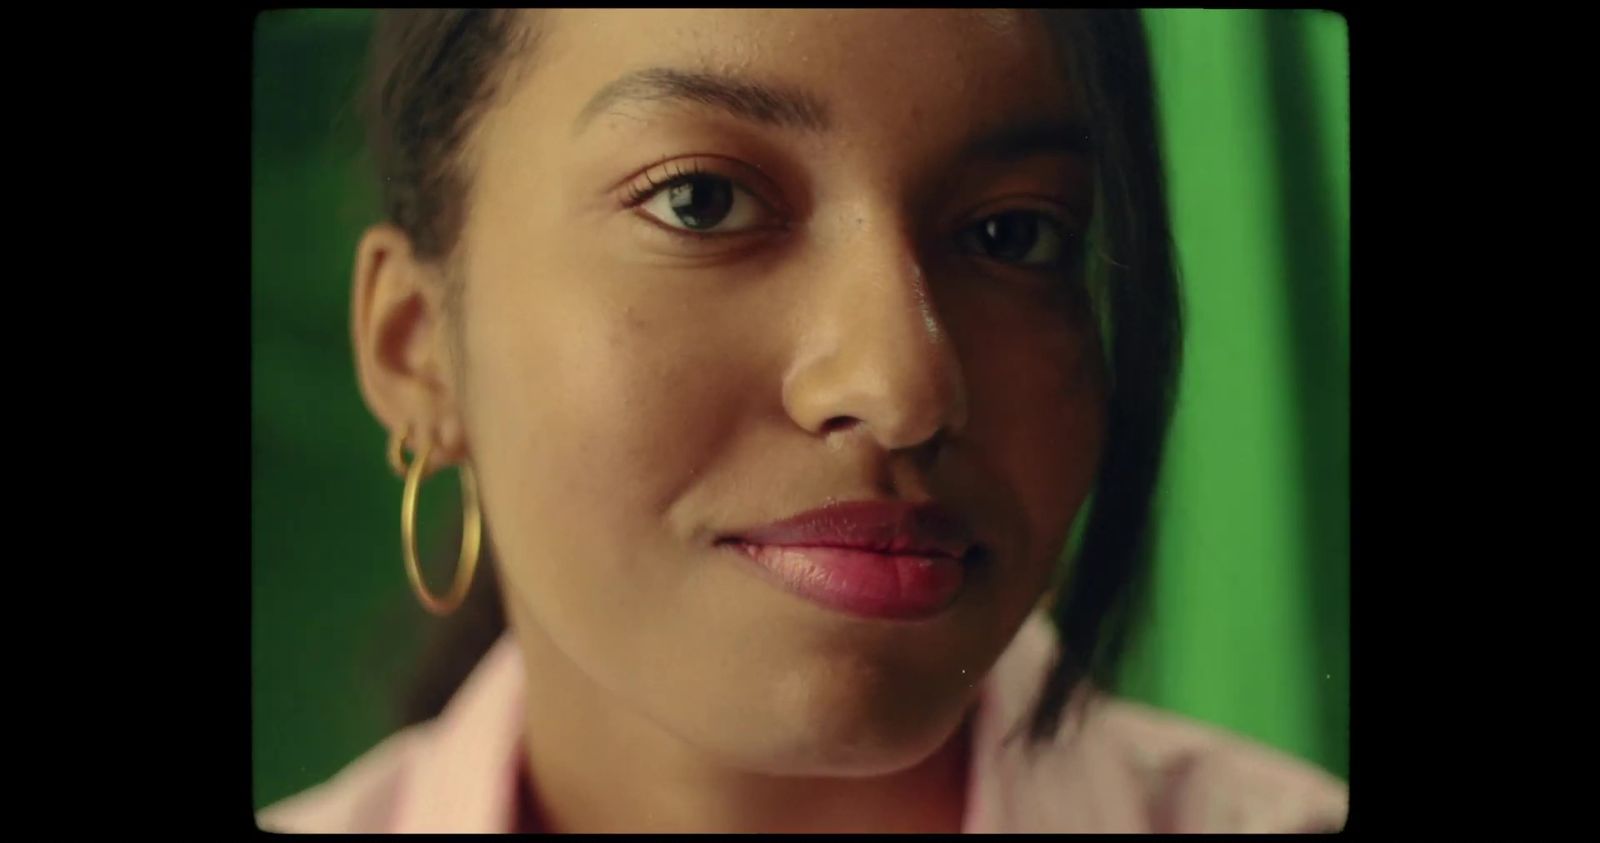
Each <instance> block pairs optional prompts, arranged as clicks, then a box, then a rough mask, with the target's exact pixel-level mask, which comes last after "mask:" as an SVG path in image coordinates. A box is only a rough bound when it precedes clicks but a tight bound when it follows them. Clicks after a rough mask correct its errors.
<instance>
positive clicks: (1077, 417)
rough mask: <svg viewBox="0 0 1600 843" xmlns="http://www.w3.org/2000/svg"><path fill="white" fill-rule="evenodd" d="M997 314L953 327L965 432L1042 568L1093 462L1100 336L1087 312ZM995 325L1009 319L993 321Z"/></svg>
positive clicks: (1099, 424) (1097, 447)
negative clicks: (966, 404)
mask: <svg viewBox="0 0 1600 843" xmlns="http://www.w3.org/2000/svg"><path fill="white" fill-rule="evenodd" d="M974 312H975V313H978V312H981V311H979V310H976V309H975V310H974ZM994 316H995V318H991V319H987V320H981V321H975V322H972V323H969V324H967V325H964V326H953V329H952V333H953V334H956V333H957V332H958V330H959V332H960V334H961V336H960V337H959V339H958V342H959V343H960V344H961V345H962V347H963V350H964V355H963V356H964V361H963V367H964V371H965V375H966V380H967V384H968V390H969V397H970V406H971V408H972V411H971V418H970V420H969V427H968V435H969V436H970V437H971V439H972V440H973V441H974V442H975V443H976V444H977V447H979V448H980V449H981V450H982V451H983V452H984V454H985V462H986V463H988V464H989V466H990V467H991V470H992V471H994V472H995V473H996V474H998V475H1000V476H1001V478H1002V485H1003V486H1004V487H1005V488H1006V489H1007V490H1008V491H1009V492H1010V493H1011V495H1012V496H1013V499H1012V500H1011V501H1010V505H1011V508H1012V509H1013V511H1014V512H1015V513H1016V517H1018V518H1020V520H1021V522H1022V523H1021V524H1019V525H1017V527H1018V531H1019V532H1020V533H1021V536H1022V541H1023V546H1022V547H1021V548H1019V551H1018V553H1019V557H1020V558H1021V560H1023V561H1024V562H1025V563H1026V564H1029V565H1033V566H1041V567H1048V566H1050V565H1053V564H1054V561H1055V559H1056V556H1057V555H1058V553H1059V552H1060V550H1061V547H1062V545H1063V544H1064V543H1065V542H1066V539H1067V535H1068V533H1069V531H1070V528H1071V526H1072V520H1073V517H1074V516H1075V515H1076V514H1077V511H1078V509H1079V508H1080V506H1081V505H1082V503H1083V501H1084V499H1085V498H1086V497H1087V495H1088V493H1089V490H1090V487H1091V486H1092V484H1093V482H1094V475H1095V471H1096V469H1097V468H1098V465H1099V459H1100V452H1101V447H1102V444H1103V441H1104V432H1105V415H1104V413H1105V385H1104V383H1105V382H1104V375H1103V366H1102V363H1101V360H1100V351H1099V343H1098V338H1097V335H1096V334H1095V332H1094V328H1093V326H1092V324H1091V323H1090V322H1089V321H1088V320H1082V319H1076V318H1074V319H1070V320H1068V319H1066V318H1064V317H1062V316H1060V315H1059V314H1057V315H1054V316H1051V315H1049V314H1045V313H1042V312H1040V311H1035V313H1034V314H1033V315H1031V316H1025V315H1023V314H1020V313H1011V314H995V315H994ZM1002 317H1003V318H1002ZM999 325H1004V326H1007V328H1006V329H1005V330H999V329H996V328H994V327H992V326H999Z"/></svg>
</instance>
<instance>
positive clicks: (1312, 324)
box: [251, 10, 1350, 808]
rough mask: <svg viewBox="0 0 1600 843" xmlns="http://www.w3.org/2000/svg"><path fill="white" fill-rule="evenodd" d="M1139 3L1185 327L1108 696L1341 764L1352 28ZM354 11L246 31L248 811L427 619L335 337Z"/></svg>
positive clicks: (379, 438) (347, 264) (330, 737)
mask: <svg viewBox="0 0 1600 843" xmlns="http://www.w3.org/2000/svg"><path fill="white" fill-rule="evenodd" d="M1145 19H1146V23H1147V26H1148V30H1149V35H1150V41H1151V47H1152V51H1153V54H1154V61H1155V72H1156V79H1157V85H1158V95H1159V99H1160V106H1161V119H1162V122H1163V133H1164V136H1165V139H1166V149H1165V154H1166V160H1167V168H1168V179H1169V185H1170V198H1171V202H1172V208H1173V223H1174V226H1175V230H1176V235H1177V240H1178V253H1179V257H1180V261H1181V267H1182V272H1183V276H1184V283H1185V292H1184V295H1185V299H1186V306H1187V315H1188V323H1189V334H1188V346H1187V359H1186V364H1185V369H1184V375H1183V381H1182V387H1181V394H1180V400H1179V405H1178V412H1177V416H1176V418H1175V421H1174V427H1173V432H1172V440H1171V450H1170V456H1169V459H1168V462H1167V465H1166V467H1165V470H1164V473H1163V476H1162V483H1161V492H1160V497H1159V500H1158V539H1157V542H1156V571H1157V575H1156V581H1155V589H1154V592H1153V594H1152V599H1151V601H1150V605H1149V608H1148V616H1147V617H1146V618H1145V619H1144V623H1143V624H1142V626H1141V632H1140V634H1139V635H1138V636H1137V638H1136V641H1135V644H1134V648H1133V651H1132V653H1131V658H1130V659H1129V663H1128V666H1127V669H1126V673H1125V677H1124V681H1125V685H1124V688H1123V692H1124V693H1125V694H1127V695H1128V696H1130V697H1133V698H1136V699H1141V700H1145V701H1148V702H1152V703H1155V704H1157V705H1160V706H1163V707H1165V708H1169V709H1172V710H1174V711H1178V712H1181V713H1184V714H1187V715H1190V716H1192V717H1196V718H1198V719H1201V720H1205V721H1208V722H1211V723H1215V724H1218V725H1221V726H1223V727H1226V728H1229V729H1232V730H1234V731H1236V732H1238V733H1241V734H1244V735H1248V736H1251V737H1254V738H1257V739H1259V740H1261V741H1264V742H1266V743H1268V744H1271V745H1273V746H1276V747H1279V748H1281V749H1283V750H1284V751H1287V752H1289V753H1292V754H1294V755H1297V756H1299V757H1302V758H1305V759H1308V760H1310V761H1312V762H1314V763H1316V764H1318V765H1320V766H1322V767H1324V768H1326V769H1328V770H1330V771H1332V772H1333V773H1335V774H1338V775H1340V776H1346V775H1347V770H1348V728H1349V703H1348V700H1349V697H1348V694H1349V511H1350V507H1349V360H1350V353H1349V196H1350V192H1349V151H1348V131H1349V128H1348V127H1349V94H1348V90H1349V89H1348V58H1347V31H1346V27H1345V23H1344V20H1343V19H1342V18H1340V17H1338V16H1336V15H1334V14H1332V13H1327V12H1291V11H1277V10H1227V11H1211V10H1184V11H1151V12H1146V13H1145ZM370 24H371V13H370V12H365V11H354V12H351V11H339V12H334V11H278V12H268V13H264V14H263V15H261V16H260V17H259V18H258V19H257V26H256V35H255V59H254V62H255V76H254V90H253V115H254V120H253V128H252V133H253V138H252V173H251V196H252V249H251V276H252V277H251V300H252V307H251V329H252V360H251V363H252V405H251V421H252V425H251V458H252V471H251V486H252V508H251V512H252V535H251V545H252V548H251V549H252V563H251V584H252V590H253V595H252V598H253V603H252V610H253V622H252V630H253V641H252V647H251V660H252V662H251V664H252V672H253V677H254V682H253V689H252V698H253V703H254V708H253V718H252V722H253V751H254V769H255V782H254V798H255V803H256V807H258V808H259V807H261V806H263V805H266V804H269V803H271V802H273V801H276V800H277V799H280V798H282V797H284V796H287V795H289V794H291V793H293V792H295V791H298V790H301V789H303V788H305V787H309V786H311V785H313V784H316V783H318V782H320V781H322V780H324V779H326V778H327V777H328V776H330V775H332V774H333V773H335V772H337V771H338V770H339V768H340V767H342V766H343V765H344V764H346V763H348V762H349V761H350V760H352V759H354V758H355V757H356V756H357V755H359V754H360V753H361V752H362V751H364V750H366V749H367V748H369V747H370V746H372V745H373V744H374V743H376V742H377V741H379V740H381V739H382V738H383V737H384V736H385V735H387V734H389V733H390V732H391V731H392V730H393V729H394V728H396V726H397V725H398V722H399V721H398V712H397V708H396V698H397V694H398V690H399V688H400V687H401V683H402V682H403V680H404V679H405V677H406V675H407V674H406V672H407V670H408V668H409V666H410V665H411V663H412V662H413V660H414V659H415V657H416V654H417V652H418V649H419V647H420V645H421V642H422V635H423V632H424V630H425V629H426V628H427V624H429V623H430V622H431V619H430V618H429V616H427V615H426V614H424V613H423V612H422V610H421V609H420V608H419V607H417V606H416V604H415V602H414V600H413V598H412V597H411V594H410V591H409V588H408V586H407V583H406V580H405V575H404V572H403V569H402V566H401V557H400V548H399V538H398V530H397V529H396V520H397V505H398V501H399V494H400V488H399V483H398V482H397V481H396V480H395V479H394V478H393V477H392V476H391V475H390V474H389V473H388V469H387V468H386V466H385V464H384V459H383V446H384V432H383V431H382V430H381V429H380V428H379V427H378V425H377V423H376V422H375V421H373V420H372V418H371V417H370V415H369V414H368V413H367V411H366V409H365V408H364V406H363V405H362V403H361V400H360V397H359V394H358V391H357V387H356V383H355V373H354V369H353V364H352V358H351V351H350V343H349V333H348V331H349V329H348V313H349V311H348V295H349V288H350V273H351V269H352V261H353V254H354V246H355V241H356V238H357V236H358V234H359V232H360V231H361V229H362V227H363V226H365V225H366V224H368V223H369V222H372V221H373V220H374V219H375V217H376V201H375V196H374V192H373V188H372V185H371V184H370V183H369V182H368V181H367V179H366V175H365V173H366V171H365V170H364V169H363V166H362V164H361V161H362V159H361V151H360V131H359V126H358V123H357V120H356V119H355V115H354V114H353V113H352V111H351V105H350V103H351V98H352V92H353V91H354V89H355V86H356V84H357V80H358V77H359V75H360V65H361V60H362V57H363V50H364V48H365V44H366V38H367V35H368V31H369V27H370ZM448 476H449V475H446V477H448ZM432 485H433V486H445V485H447V483H435V484H432ZM448 494H450V493H448V492H446V493H435V494H433V497H434V498H438V499H440V500H445V502H444V503H437V502H433V503H430V502H429V500H427V498H428V495H427V494H426V493H425V501H424V504H425V506H427V507H428V513H431V512H433V511H436V510H443V509H444V508H446V507H448V506H449V501H448V500H447V499H445V498H444V497H443V496H444V495H448ZM428 513H425V514H428ZM442 581H443V580H442V578H441V579H440V582H442Z"/></svg>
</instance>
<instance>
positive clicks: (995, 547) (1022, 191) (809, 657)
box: [353, 10, 1105, 832]
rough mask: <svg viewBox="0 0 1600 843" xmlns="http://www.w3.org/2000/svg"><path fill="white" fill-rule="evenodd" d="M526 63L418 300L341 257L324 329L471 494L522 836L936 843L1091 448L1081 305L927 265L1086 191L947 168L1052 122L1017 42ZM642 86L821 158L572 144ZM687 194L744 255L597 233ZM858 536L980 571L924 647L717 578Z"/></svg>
mask: <svg viewBox="0 0 1600 843" xmlns="http://www.w3.org/2000/svg"><path fill="white" fill-rule="evenodd" d="M538 26H539V28H540V39H539V41H538V45H537V49H536V50H535V52H534V53H533V55H532V58H531V59H528V60H525V61H524V60H520V59H519V60H518V61H517V62H514V63H512V65H510V66H508V67H507V69H506V71H505V74H506V75H505V77H504V79H505V81H504V84H503V85H502V88H501V90H500V91H499V94H498V96H497V97H496V98H495V99H494V101H493V102H492V104H491V107H490V108H489V109H488V111H487V112H486V113H485V115H484V116H483V118H482V119H481V121H480V122H479V123H478V125H477V126H476V127H475V129H474V131H473V133H472V135H471V136H470V139H469V143H468V147H467V150H466V156H465V161H466V163H467V164H468V168H469V172H470V173H471V174H472V175H471V179H472V181H471V184H472V188H471V191H470V195H469V197H468V204H467V214H466V222H465V224H464V228H463V230H462V235H461V239H460V241H459V243H458V244H457V248H456V249H455V251H454V252H453V253H452V255H451V257H450V258H449V259H448V260H446V261H441V262H437V263H430V262H425V261H419V260H417V259H416V258H415V257H414V255H413V254H412V252H411V250H410V248H409V244H408V242H407V239H406V237H405V235H404V234H403V233H402V232H400V231H398V230H397V229H395V228H393V227H392V226H388V225H380V226H376V227H374V228H372V229H371V230H369V231H368V232H367V234H366V235H365V237H364V238H363V239H362V241H361V243H360V246H359V249H358V259H357V269H356V278H355V290H354V311H353V312H354V339H355V348H356V357H357V365H358V368H359V371H360V381H361V386H362V390H363V393H364V395H365V398H366V400H367V402H368V405H369V406H370V407H371V409H372V411H373V413H374V414H375V415H376V416H377V417H378V419H379V420H380V421H381V422H382V423H383V424H384V426H385V427H387V428H389V429H391V430H394V429H402V428H410V429H413V430H416V431H419V432H420V435H424V436H428V437H431V438H432V440H433V441H434V442H435V443H436V445H435V455H434V459H433V462H434V463H435V464H439V465H443V464H447V463H454V462H464V461H470V463H471V464H472V465H473V466H474V467H475V468H476V471H477V476H478V484H479V491H480V495H481V500H482V505H483V509H484V518H485V530H486V535H487V536H489V537H490V540H491V541H492V542H493V546H494V549H495V557H496V559H497V561H498V563H499V565H500V575H501V577H502V583H503V588H504V594H505V600H506V610H507V617H508V619H509V622H510V625H511V628H512V630H513V632H514V634H515V635H516V636H517V639H518V642H519V644H520V646H521V649H522V652H523V654H524V658H525V660H526V666H527V671H528V675H529V677H530V680H529V688H528V700H527V702H528V715H527V736H526V752H527V754H528V758H529V759H530V768H531V771H532V780H533V782H534V783H535V785H534V788H535V790H536V798H537V801H538V804H539V806H540V812H541V814H542V820H543V822H544V823H545V824H546V825H547V826H549V827H551V828H552V829H554V830H560V831H689V830H693V831H844V830H849V831H857V832H861V831H941V830H946V831H954V830H956V829H957V828H958V827H959V824H960V822H961V811H962V804H963V799H964V790H963V789H964V787H965V765H966V755H965V751H966V731H965V730H964V729H963V728H962V726H963V723H964V722H965V719H966V717H967V715H968V713H969V712H970V711H971V709H972V707H973V705H974V703H975V701H976V693H977V689H978V687H979V684H980V683H981V681H982V678H983V676H984V675H985V674H986V673H987V672H988V670H989V669H990V668H991V667H992V665H993V664H994V662H995V660H996V659H997V658H998V656H999V655H1000V653H1001V652H1002V651H1003V650H1004V648H1005V647H1006V645H1007V644H1008V643H1009V642H1010V640H1011V638H1012V637H1013V635H1014V634H1015V632H1016V630H1017V629H1018V627H1019V626H1020V625H1021V623H1022V622H1023V620H1024V619H1025V618H1026V616H1027V614H1028V613H1029V612H1030V611H1031V610H1032V608H1033V607H1034V605H1035V604H1036V602H1037V601H1038V600H1039V598H1040V596H1041V593H1042V592H1043V590H1044V589H1045V587H1046V585H1047V582H1048V581H1049V579H1050V577H1051V574H1052V571H1053V570H1054V568H1055V566H1056V564H1057V558H1058V556H1059V554H1060V551H1061V548H1062V546H1063V545H1064V543H1065V541H1066V538H1067V535H1068V532H1069V529H1070V527H1071V525H1072V522H1073V519H1074V517H1075V516H1076V514H1077V512H1078V510H1079V508H1080V506H1081V505H1082V503H1083V501H1084V499H1085V498H1086V496H1087V494H1088V492H1089V489H1090V485H1091V483H1092V479H1093V476H1094V471H1095V468H1096V465H1097V462H1098V459H1099V454H1100V448H1101V442H1102V436H1103V426H1104V418H1103V405H1104V398H1105V395H1104V393H1105V389H1104V385H1103V374H1102V367H1103V363H1102V361H1101V359H1100V356H1099V354H1100V352H1099V347H1100V346H1099V340H1098V337H1097V336H1096V334H1095V327H1094V319H1093V317H1092V315H1091V314H1090V312H1089V309H1088V305H1087V303H1086V300H1085V298H1084V297H1083V296H1082V295H1081V293H1080V292H1079V289H1080V288H1079V286H1078V283H1077V279H1076V278H1075V277H1065V278H1064V277H1063V276H1062V273H1061V272H1059V271H1054V270H1049V269H1040V268H1037V267H1030V266H1018V265H1015V264H1014V263H1007V262H1005V261H1002V260H996V259H994V258H993V257H992V256H990V255H989V254H987V253H985V252H983V251H982V250H981V249H974V248H971V247H970V246H969V245H964V244H967V243H968V242H969V241H967V240H965V239H963V237H962V236H961V232H963V231H967V230H970V228H971V226H973V225H974V224H976V223H978V222H979V221H981V220H983V219H985V218H986V217H987V216H989V215H993V214H995V213H998V212H1000V211H1007V210H1017V209H1021V210H1030V211H1038V212H1042V213H1047V214H1049V215H1050V219H1052V220H1055V221H1056V223H1057V224H1059V225H1061V226H1062V229H1063V230H1064V231H1072V230H1078V231H1081V230H1083V229H1085V228H1087V226H1088V223H1089V215H1090V214H1091V213H1092V210H1093V209H1092V207H1091V197H1092V190H1091V185H1090V183H1089V175H1088V162H1087V161H1086V160H1085V159H1083V158H1082V157H1080V156H1078V155H1075V154H1072V153H1070V152H1066V151H1062V150H1060V149H1054V150H1050V151H1046V152H1040V153H1037V154H1031V155H1027V156H1023V157H1020V158H1016V159H1015V160H1009V161H999V160H987V159H976V158H964V157H962V156H961V154H960V153H961V151H962V150H963V149H964V148H966V147H967V145H968V144H969V143H970V142H971V141H972V140H973V139H974V138H975V137H978V136H980V135H983V134H985V133H986V132H988V131H990V130H996V129H1002V128H1005V127H1009V126H1014V125H1021V124H1030V123H1039V122H1041V121H1051V122H1063V121H1068V120H1071V119H1072V118H1073V117H1074V116H1075V113H1074V110H1075V106H1074V104H1073V102H1072V98H1071V96H1070V94H1069V92H1068V90H1067V88H1066V83H1065V80H1064V79H1063V78H1062V76H1061V74H1060V72H1059V71H1058V69H1057V64H1056V58H1055V57H1054V55H1053V54H1052V52H1051V49H1050V46H1049V44H1048V43H1047V41H1046V40H1045V36H1044V34H1043V33H1042V32H1041V31H1040V30H1039V28H1038V27H1036V26H1033V25H1031V24H1030V20H1029V19H1028V18H1027V17H1026V16H1024V15H1023V14H1021V13H1009V12H996V11H983V12H975V11H959V10H950V11H936V12H930V11H918V12H910V11H901V10H884V11H870V12H860V11H851V12H845V11H832V10H822V11H792V12H789V11H784V12H780V11H758V12H751V11H736V10H711V11H684V10H660V11H627V12H615V11H607V10H579V11H562V12H553V13H548V14H546V15H544V16H543V17H542V18H541V19H540V21H539V23H538ZM651 67H662V68H672V69H676V70H680V71H686V72H704V73H715V74H720V75H725V76H731V77H736V78H738V79H740V80H746V81H752V82H757V83H760V84H764V85H769V86H772V87H775V88H780V89H782V90H786V91H792V92H800V93H802V94H804V95H806V96H808V97H810V98H811V99H812V100H814V101H815V104H816V105H818V106H819V113H821V114H823V115H825V121H823V122H825V124H826V125H825V127H822V128H814V129H804V128H797V127H795V126H778V125H767V124H763V123H760V122H758V121H752V120H749V119H743V118H741V117H739V116H737V115H733V114H729V113H727V112H725V111H723V110H720V109H718V108H716V107H713V106H709V105H705V104H692V103H683V102H678V101H675V100H671V99H662V98H658V99H654V100H648V101H639V100H622V101H616V102H613V103H611V104H610V105H609V106H608V107H606V108H604V109H602V110H600V111H599V112H597V113H594V114H592V115H591V119H589V120H587V121H583V122H582V123H581V127H580V126H579V125H578V124H579V123H580V121H579V117H580V115H582V114H583V113H584V111H585V108H586V106H587V105H588V103H589V101H590V99H591V98H592V97H593V96H594V95H595V94H596V93H597V92H599V91H601V90H602V89H604V88H605V87H606V86H607V85H608V84H609V83H611V82H612V81H613V80H616V79H618V78H619V77H621V76H623V75H624V74H626V73H628V72H630V71H634V70H639V69H641V68H651ZM663 161H667V162H668V163H667V164H665V165H664V166H655V165H658V164H660V163H661V162H663ZM689 165H696V166H698V167H699V169H700V170H702V171H705V172H709V173H713V174H715V175H717V176H720V177H723V178H726V179H728V180H729V181H730V182H731V183H734V184H737V185H740V186H741V187H742V188H743V189H744V190H745V191H747V193H739V194H736V198H735V200H734V201H735V203H736V210H735V212H734V213H733V214H732V215H731V217H730V218H731V219H733V220H735V221H736V222H737V223H739V225H743V224H744V223H750V225H751V227H750V229H749V230H745V231H743V232H742V233H741V232H734V233H728V234H724V235H721V236H717V237H713V238H708V239H694V238H687V237H683V236H681V235H677V234H674V233H673V231H672V230H671V226H672V224H673V223H674V222H675V220H674V217H673V215H672V212H671V210H670V208H669V207H668V206H667V205H666V203H665V200H662V199H657V200H655V201H653V202H652V201H647V202H646V203H645V204H644V205H641V206H639V207H635V208H628V207H624V200H626V199H627V196H628V193H627V191H628V185H643V186H644V187H649V185H650V183H651V182H656V183H660V182H663V181H665V180H666V179H668V178H670V177H671V176H672V175H673V174H674V173H676V172H679V171H680V170H681V169H683V168H685V167H687V166H689ZM647 171H648V173H649V174H650V175H649V176H646V175H644V174H645V173H646V172H647ZM738 203H745V204H742V205H741V204H738ZM652 213H653V214H654V215H655V216H656V217H658V219H651V214H652ZM663 220H665V222H663ZM676 224H677V225H679V226H681V225H682V222H681V221H676ZM739 225H734V226H731V227H732V228H738V227H739ZM451 283H459V284H462V285H463V286H462V287H461V288H460V289H461V296H460V300H459V305H458V306H457V307H455V308H452V307H451V306H450V305H449V297H448V296H446V295H445V292H444V291H445V289H446V286H447V285H448V284H451ZM860 499H876V500H912V501H929V500H932V501H938V502H940V503H942V504H944V505H946V506H949V507H951V508H952V509H954V510H955V511H956V512H958V513H960V514H961V515H962V516H964V517H965V518H967V519H968V521H969V522H970V523H971V524H972V526H973V528H974V530H975V532H976V534H977V537H978V539H979V540H980V541H981V542H982V543H983V545H984V547H985V549H986V551H987V553H986V557H987V558H986V559H985V561H984V563H983V564H982V565H981V566H979V567H978V568H976V569H974V570H973V572H972V575H971V576H969V578H968V580H967V584H966V587H965V589H964V590H963V592H962V593H961V595H960V596H959V597H958V599H957V600H956V602H955V603H954V604H953V605H952V606H951V607H950V608H948V609H947V610H945V611H944V612H942V613H940V614H938V615H936V616H933V617H931V618H927V619H923V620H917V621H889V620H873V619H864V618H860V617H855V616H851V615H846V614H842V613H840V612H837V611H834V610H830V609H826V608H823V607H821V606H818V605H816V604H813V603H811V602H808V601H806V600H804V599H801V598H798V597H795V596H793V595H791V594H789V593H787V592H785V591H782V590H780V589H778V588H776V587H774V586H773V585H771V584H769V583H768V582H767V581H766V580H764V579H762V578H761V577H759V576H757V575H756V574H755V573H754V571H753V566H752V564H751V563H750V562H749V560H747V559H746V558H744V557H743V556H740V555H738V554H737V553H735V552H733V551H731V550H729V549H726V548H722V547H718V546H716V544H715V540H716V539H717V538H718V537H719V536H722V535H725V534H727V533H730V532H735V531H737V530H739V529H740V528H746V527H752V526H756V525H760V524H764V523H768V522H771V521H774V520H777V519H780V518H784V517H787V516H790V515H793V514H796V513H799V512H803V511H806V510H810V509H813V508H815V507H817V506H820V505H822V504H824V503H825V502H828V501H830V500H860ZM480 575H481V574H480Z"/></svg>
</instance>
